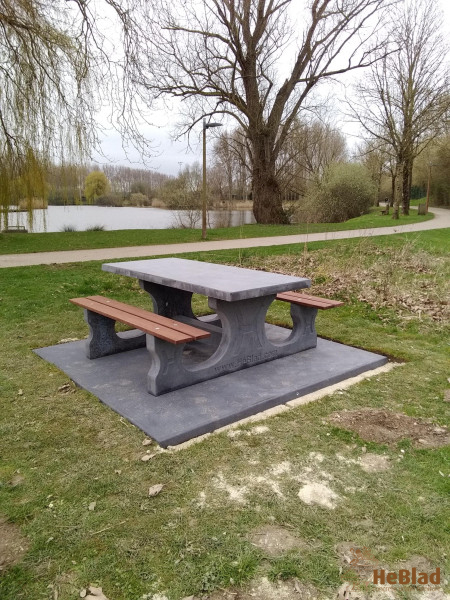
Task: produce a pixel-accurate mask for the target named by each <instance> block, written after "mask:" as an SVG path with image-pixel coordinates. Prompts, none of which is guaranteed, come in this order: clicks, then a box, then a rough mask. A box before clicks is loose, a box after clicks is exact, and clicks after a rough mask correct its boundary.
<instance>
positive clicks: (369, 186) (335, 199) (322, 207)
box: [306, 163, 377, 223]
mask: <svg viewBox="0 0 450 600" xmlns="http://www.w3.org/2000/svg"><path fill="white" fill-rule="evenodd" d="M376 193H377V191H376V187H375V184H374V183H373V181H372V180H371V178H370V174H369V172H368V171H367V169H366V168H365V167H364V166H363V165H358V164H355V163H337V164H334V165H331V166H330V167H329V168H328V169H327V171H326V172H325V173H324V175H323V177H322V179H321V180H320V181H319V182H317V183H314V184H312V185H311V186H310V188H309V190H308V192H307V198H306V200H307V206H308V211H309V213H310V216H311V217H312V218H311V219H310V220H313V221H316V222H319V223H341V222H342V221H347V219H352V218H354V217H359V216H360V215H363V214H364V213H367V212H368V211H369V208H370V206H371V205H372V204H373V202H374V199H375V197H376Z"/></svg>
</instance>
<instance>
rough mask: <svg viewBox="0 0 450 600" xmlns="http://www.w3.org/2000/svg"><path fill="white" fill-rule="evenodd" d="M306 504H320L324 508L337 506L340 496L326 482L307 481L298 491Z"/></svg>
mask: <svg viewBox="0 0 450 600" xmlns="http://www.w3.org/2000/svg"><path fill="white" fill-rule="evenodd" d="M298 497H299V498H300V500H303V502H304V503H305V504H309V505H311V504H318V505H319V506H322V507H323V508H336V506H337V502H338V500H340V496H338V494H336V492H333V490H332V489H331V488H329V487H328V486H327V485H325V484H324V483H307V484H306V485H304V486H303V487H302V488H300V491H299V493H298Z"/></svg>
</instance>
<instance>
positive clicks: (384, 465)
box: [358, 452, 391, 473]
mask: <svg viewBox="0 0 450 600" xmlns="http://www.w3.org/2000/svg"><path fill="white" fill-rule="evenodd" d="M358 464H359V465H360V467H361V469H362V470H363V471H365V472H366V473H378V472H380V471H387V470H388V469H390V467H391V465H390V462H389V457H388V456H384V455H382V454H372V453H371V452H368V453H367V454H363V455H362V456H361V457H360V458H359V460H358Z"/></svg>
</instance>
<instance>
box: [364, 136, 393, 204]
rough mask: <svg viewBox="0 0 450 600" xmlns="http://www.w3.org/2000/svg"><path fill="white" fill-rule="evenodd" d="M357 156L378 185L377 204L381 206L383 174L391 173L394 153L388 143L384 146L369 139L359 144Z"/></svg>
mask: <svg viewBox="0 0 450 600" xmlns="http://www.w3.org/2000/svg"><path fill="white" fill-rule="evenodd" d="M355 157H356V158H358V159H359V160H360V161H361V162H362V164H363V165H364V166H365V167H366V169H367V170H368V172H369V173H370V176H371V178H372V181H373V182H374V184H375V185H376V188H377V195H376V199H375V206H379V205H380V199H381V198H380V197H381V184H382V179H383V175H386V174H388V173H389V174H391V172H390V165H391V160H392V154H391V153H390V151H389V148H388V147H387V146H386V144H384V146H383V145H382V144H380V142H379V141H378V140H376V139H375V140H373V139H368V140H365V141H364V142H363V143H362V144H361V145H360V146H359V148H358V149H357V151H356V153H355ZM391 199H392V198H389V204H390V203H391Z"/></svg>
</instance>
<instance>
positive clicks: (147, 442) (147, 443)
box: [142, 438, 153, 446]
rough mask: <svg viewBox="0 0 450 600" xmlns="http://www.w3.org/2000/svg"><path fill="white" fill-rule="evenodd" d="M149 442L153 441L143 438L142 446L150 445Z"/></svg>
mask: <svg viewBox="0 0 450 600" xmlns="http://www.w3.org/2000/svg"><path fill="white" fill-rule="evenodd" d="M150 444H153V441H152V440H149V439H148V438H145V440H144V441H143V442H142V445H143V446H150Z"/></svg>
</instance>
